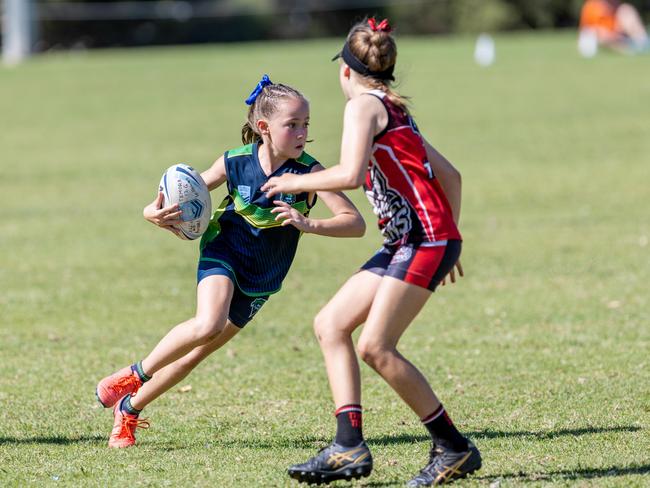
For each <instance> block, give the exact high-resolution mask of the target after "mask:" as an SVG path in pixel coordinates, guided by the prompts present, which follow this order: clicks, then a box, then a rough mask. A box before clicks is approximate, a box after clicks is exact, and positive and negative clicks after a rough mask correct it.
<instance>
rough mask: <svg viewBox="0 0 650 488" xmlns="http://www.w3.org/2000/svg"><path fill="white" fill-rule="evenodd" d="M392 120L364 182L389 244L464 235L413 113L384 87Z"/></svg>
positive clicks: (377, 93)
mask: <svg viewBox="0 0 650 488" xmlns="http://www.w3.org/2000/svg"><path fill="white" fill-rule="evenodd" d="M367 93H368V94H369V95H373V96H375V97H377V98H379V100H381V102H382V103H383V104H384V107H385V108H386V112H387V113H388V124H387V126H386V128H385V129H384V130H383V131H382V132H380V133H379V134H378V135H377V136H376V137H375V138H374V142H373V146H372V150H371V154H370V164H369V166H368V172H367V174H366V181H365V185H364V188H365V190H366V196H367V197H368V199H369V200H370V203H371V204H372V207H373V210H374V212H375V215H377V217H378V219H379V222H378V223H379V229H380V230H381V232H382V234H383V236H384V244H386V245H402V244H406V243H425V242H429V243H431V242H440V241H445V240H448V239H461V236H460V232H459V231H458V228H457V227H456V224H455V223H454V219H453V216H452V212H451V207H450V206H449V202H448V201H447V198H446V197H445V194H444V192H443V190H442V187H441V186H440V183H439V182H438V180H437V179H436V176H435V175H434V174H433V170H432V168H431V165H430V164H429V161H428V159H427V153H426V149H425V147H424V142H423V141H422V137H421V136H420V133H419V131H418V128H417V126H416V125H415V122H414V120H413V118H412V117H411V116H409V115H408V114H407V113H406V112H405V111H404V110H402V109H401V108H399V107H397V106H396V105H395V104H393V103H392V102H391V101H390V100H389V99H388V97H386V94H385V93H384V92H382V91H380V90H372V91H370V92H367Z"/></svg>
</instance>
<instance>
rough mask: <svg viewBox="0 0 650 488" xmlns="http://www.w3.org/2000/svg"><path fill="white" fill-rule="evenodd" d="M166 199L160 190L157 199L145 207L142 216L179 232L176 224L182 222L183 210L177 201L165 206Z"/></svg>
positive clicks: (167, 228) (175, 232)
mask: <svg viewBox="0 0 650 488" xmlns="http://www.w3.org/2000/svg"><path fill="white" fill-rule="evenodd" d="M164 199H165V197H164V195H163V194H162V192H158V195H157V196H156V198H155V200H154V201H153V202H151V203H150V204H149V205H147V206H146V207H144V209H143V210H142V216H143V217H144V218H145V219H146V220H148V221H149V222H151V223H152V224H154V225H157V226H158V227H162V228H163V229H166V230H168V231H171V232H173V233H174V234H177V233H178V229H176V228H175V227H174V226H175V225H177V224H180V223H181V220H180V217H181V214H182V213H183V212H181V210H179V207H178V204H177V203H175V204H174V205H170V206H169V207H163V206H162V205H163V201H164Z"/></svg>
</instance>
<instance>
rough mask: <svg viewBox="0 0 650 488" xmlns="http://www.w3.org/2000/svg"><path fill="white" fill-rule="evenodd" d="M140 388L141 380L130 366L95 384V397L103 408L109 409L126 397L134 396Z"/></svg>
mask: <svg viewBox="0 0 650 488" xmlns="http://www.w3.org/2000/svg"><path fill="white" fill-rule="evenodd" d="M141 386H142V380H141V379H140V377H139V376H138V374H137V373H135V372H134V371H132V370H131V366H127V367H126V368H122V369H120V370H119V371H118V372H117V373H114V374H112V375H110V376H107V377H106V378H104V379H103V380H101V381H100V382H99V383H98V384H97V388H96V389H95V395H96V396H97V401H98V402H99V403H101V404H102V406H103V407H104V408H110V407H112V406H113V405H115V404H116V403H117V401H118V400H119V399H120V398H122V397H123V396H126V395H129V394H131V395H134V394H135V392H137V391H138V390H139V389H140V387H141Z"/></svg>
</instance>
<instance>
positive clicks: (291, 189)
mask: <svg viewBox="0 0 650 488" xmlns="http://www.w3.org/2000/svg"><path fill="white" fill-rule="evenodd" d="M298 178H299V176H298V175H294V174H292V173H285V174H283V175H282V176H274V177H273V178H269V181H267V182H266V183H264V185H262V188H261V190H262V191H264V192H266V196H267V198H271V197H273V196H275V195H277V194H279V193H300V191H299V190H300V189H299V188H298V185H297V183H298V181H297V180H298Z"/></svg>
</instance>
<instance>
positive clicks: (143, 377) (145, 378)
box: [131, 361, 151, 383]
mask: <svg viewBox="0 0 650 488" xmlns="http://www.w3.org/2000/svg"><path fill="white" fill-rule="evenodd" d="M131 371H133V372H134V373H135V374H137V375H138V377H139V378H140V381H142V382H143V383H144V382H145V381H149V380H150V379H151V376H147V375H146V374H145V372H144V369H142V361H138V362H137V363H135V364H134V365H132V366H131Z"/></svg>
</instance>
